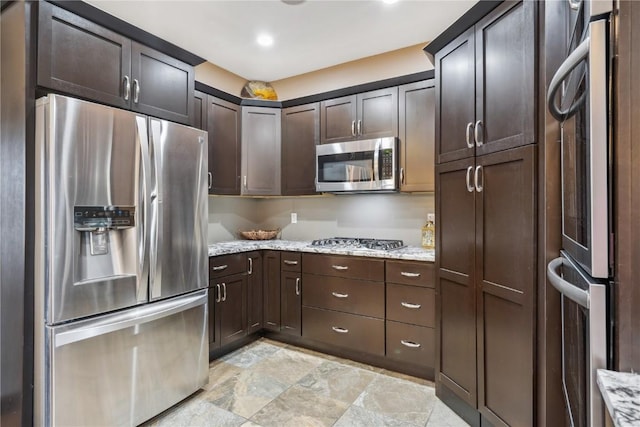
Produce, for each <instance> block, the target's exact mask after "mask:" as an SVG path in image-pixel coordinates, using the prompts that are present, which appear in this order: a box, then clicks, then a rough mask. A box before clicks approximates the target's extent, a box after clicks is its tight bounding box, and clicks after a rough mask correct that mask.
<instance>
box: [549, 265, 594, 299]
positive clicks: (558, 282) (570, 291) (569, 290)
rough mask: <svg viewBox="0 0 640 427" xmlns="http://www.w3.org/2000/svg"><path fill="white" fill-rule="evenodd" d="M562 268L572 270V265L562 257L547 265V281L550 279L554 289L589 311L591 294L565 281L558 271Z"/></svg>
mask: <svg viewBox="0 0 640 427" xmlns="http://www.w3.org/2000/svg"><path fill="white" fill-rule="evenodd" d="M561 266H565V267H568V268H572V267H571V264H569V263H568V262H566V261H565V260H564V258H562V257H559V258H555V259H553V260H551V261H550V262H549V264H548V265H547V279H549V281H550V282H551V284H552V285H553V287H554V288H556V289H557V290H558V292H560V293H561V294H562V295H564V296H566V297H567V298H569V299H570V300H572V301H574V302H575V303H577V304H580V305H581V306H582V307H584V308H587V309H588V308H589V292H587V291H585V290H583V289H581V288H579V287H578V286H576V285H573V284H571V283H569V282H567V281H566V280H564V279H563V278H562V276H560V274H559V273H558V269H559V268H560V267H561Z"/></svg>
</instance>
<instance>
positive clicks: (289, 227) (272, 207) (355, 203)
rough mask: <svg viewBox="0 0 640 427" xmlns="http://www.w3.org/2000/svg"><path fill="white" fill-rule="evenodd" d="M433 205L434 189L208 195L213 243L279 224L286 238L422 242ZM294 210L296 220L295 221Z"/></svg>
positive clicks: (417, 243)
mask: <svg viewBox="0 0 640 427" xmlns="http://www.w3.org/2000/svg"><path fill="white" fill-rule="evenodd" d="M434 206H435V198H434V195H433V194H358V195H324V196H316V197H291V198H265V199H252V198H242V197H223V196H217V197H209V243H214V242H220V241H225V240H232V239H235V238H236V237H237V232H238V230H246V229H253V228H262V229H273V228H280V229H281V230H282V232H281V235H280V238H281V239H284V240H313V239H318V238H322V237H332V236H344V237H373V238H378V239H402V240H403V241H404V242H405V244H407V245H412V246H419V245H420V229H421V228H422V226H423V225H424V223H425V222H426V219H427V214H428V213H430V212H434ZM292 212H295V213H297V214H298V223H297V224H291V213H292Z"/></svg>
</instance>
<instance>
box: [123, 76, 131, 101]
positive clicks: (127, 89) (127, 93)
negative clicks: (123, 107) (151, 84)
mask: <svg viewBox="0 0 640 427" xmlns="http://www.w3.org/2000/svg"><path fill="white" fill-rule="evenodd" d="M130 96H131V83H130V82H129V76H124V100H125V101H128V100H129V97H130Z"/></svg>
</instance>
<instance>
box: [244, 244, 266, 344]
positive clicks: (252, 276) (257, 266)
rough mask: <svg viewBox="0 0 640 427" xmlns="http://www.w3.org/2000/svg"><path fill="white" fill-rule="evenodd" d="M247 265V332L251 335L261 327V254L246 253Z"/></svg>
mask: <svg viewBox="0 0 640 427" xmlns="http://www.w3.org/2000/svg"><path fill="white" fill-rule="evenodd" d="M247 263H248V264H249V267H248V270H247V299H248V305H247V326H248V331H247V332H248V333H249V334H252V333H254V332H258V331H260V330H261V329H262V325H263V322H262V317H263V316H262V313H263V306H262V304H263V286H262V253H261V252H250V253H248V254H247Z"/></svg>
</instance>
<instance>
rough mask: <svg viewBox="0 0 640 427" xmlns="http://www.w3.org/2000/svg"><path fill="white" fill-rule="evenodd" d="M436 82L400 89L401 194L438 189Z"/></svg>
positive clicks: (424, 82) (425, 82)
mask: <svg viewBox="0 0 640 427" xmlns="http://www.w3.org/2000/svg"><path fill="white" fill-rule="evenodd" d="M435 92H436V91H435V80H433V79H431V80H425V81H421V82H416V83H410V84H406V85H403V86H400V87H399V88H398V109H399V119H400V127H399V131H400V133H399V135H400V156H399V157H400V176H399V180H400V191H406V192H412V191H434V190H435V172H434V164H435V162H434V156H435V147H434V141H435V107H436V93H435Z"/></svg>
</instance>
